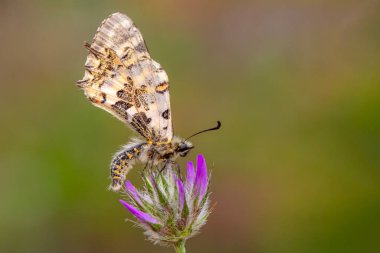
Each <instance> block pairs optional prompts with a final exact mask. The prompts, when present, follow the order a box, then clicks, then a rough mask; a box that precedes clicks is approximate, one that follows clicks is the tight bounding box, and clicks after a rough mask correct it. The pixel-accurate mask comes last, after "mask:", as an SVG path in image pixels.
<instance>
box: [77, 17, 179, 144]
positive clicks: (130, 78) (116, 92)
mask: <svg viewBox="0 0 380 253" xmlns="http://www.w3.org/2000/svg"><path fill="white" fill-rule="evenodd" d="M85 46H86V48H87V49H88V50H89V55H88V56H87V60H86V63H85V68H86V70H85V75H84V77H83V79H82V80H80V81H78V82H77V83H78V86H79V87H81V88H82V89H83V90H84V93H85V95H86V96H87V98H88V99H89V100H90V101H91V102H92V103H93V104H94V105H95V106H97V107H100V108H102V109H104V110H106V111H108V112H109V113H111V114H112V115H114V116H116V117H117V118H118V119H120V120H121V121H123V122H126V123H127V124H128V125H129V126H130V127H132V128H133V129H134V130H136V131H137V132H138V133H140V134H141V135H142V136H144V137H145V138H146V139H147V140H148V141H153V142H168V141H170V140H171V139H172V137H173V128H172V122H171V113H170V97H169V81H168V76H167V74H166V72H165V71H164V70H163V69H162V68H161V65H160V64H159V63H157V62H155V61H154V60H153V59H151V58H150V55H149V53H148V50H147V47H146V45H145V42H144V39H143V38H142V35H141V33H140V31H139V30H138V29H137V28H136V26H135V25H134V24H133V22H132V21H131V19H130V18H129V17H127V16H126V15H124V14H121V13H114V14H112V15H110V16H109V17H108V18H107V19H105V20H104V21H103V22H102V24H101V25H100V27H99V28H98V30H97V32H96V34H95V37H94V39H93V42H92V44H91V45H90V44H86V45H85Z"/></svg>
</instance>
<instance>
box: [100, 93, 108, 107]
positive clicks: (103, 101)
mask: <svg viewBox="0 0 380 253" xmlns="http://www.w3.org/2000/svg"><path fill="white" fill-rule="evenodd" d="M106 101H107V95H106V94H105V93H102V101H100V103H102V104H104V103H105V102H106Z"/></svg>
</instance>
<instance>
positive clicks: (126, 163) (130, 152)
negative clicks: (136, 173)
mask: <svg viewBox="0 0 380 253" xmlns="http://www.w3.org/2000/svg"><path fill="white" fill-rule="evenodd" d="M146 145H147V144H146V143H141V144H137V145H133V146H129V145H128V146H126V148H124V149H123V150H121V151H120V152H118V153H116V155H115V156H114V158H113V159H112V162H111V168H110V169H111V179H112V184H111V185H110V189H112V190H113V191H118V190H120V188H121V187H122V186H123V183H124V181H125V177H126V175H127V174H128V172H129V171H130V170H131V169H132V166H133V164H134V163H135V162H136V161H137V160H141V159H142V158H143V156H144V153H145V146H146Z"/></svg>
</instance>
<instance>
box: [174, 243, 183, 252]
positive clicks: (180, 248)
mask: <svg viewBox="0 0 380 253" xmlns="http://www.w3.org/2000/svg"><path fill="white" fill-rule="evenodd" d="M174 248H175V252H176V253H186V249H185V240H180V241H178V242H177V243H176V244H175V245H174Z"/></svg>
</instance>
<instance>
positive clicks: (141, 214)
mask: <svg viewBox="0 0 380 253" xmlns="http://www.w3.org/2000/svg"><path fill="white" fill-rule="evenodd" d="M120 202H121V204H123V205H124V206H125V207H126V208H127V209H128V210H129V211H130V212H131V213H132V214H133V215H134V216H135V217H136V218H137V219H139V221H140V222H143V223H151V224H158V221H157V220H156V219H155V218H153V217H152V216H150V215H149V214H147V213H144V212H142V211H140V210H138V209H136V208H135V207H133V206H132V205H130V204H128V203H127V202H125V201H124V200H122V199H121V200H120Z"/></svg>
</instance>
